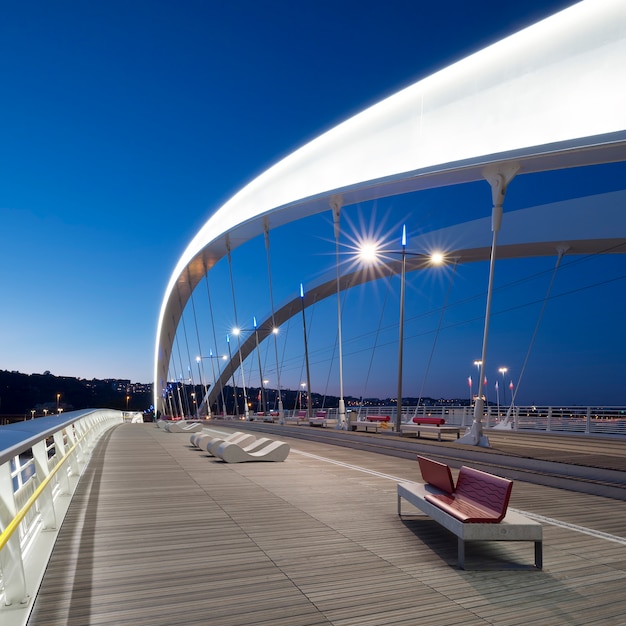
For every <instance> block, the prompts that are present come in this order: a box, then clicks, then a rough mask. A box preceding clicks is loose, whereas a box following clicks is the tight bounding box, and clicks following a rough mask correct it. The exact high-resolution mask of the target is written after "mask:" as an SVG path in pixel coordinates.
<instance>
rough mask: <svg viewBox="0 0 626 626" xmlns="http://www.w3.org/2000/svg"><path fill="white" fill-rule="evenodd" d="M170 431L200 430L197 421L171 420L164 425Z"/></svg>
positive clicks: (190, 431)
mask: <svg viewBox="0 0 626 626" xmlns="http://www.w3.org/2000/svg"><path fill="white" fill-rule="evenodd" d="M165 428H166V430H167V431H168V432H170V433H193V432H197V431H200V430H202V424H200V423H199V422H172V423H171V424H169V425H168V426H166V427H165Z"/></svg>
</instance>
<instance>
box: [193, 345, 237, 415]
mask: <svg viewBox="0 0 626 626" xmlns="http://www.w3.org/2000/svg"><path fill="white" fill-rule="evenodd" d="M227 341H228V339H227ZM229 349H230V344H229ZM203 359H211V371H212V373H213V381H216V380H217V379H218V378H220V366H219V363H218V365H217V377H216V376H215V365H214V364H213V360H214V359H220V360H221V361H226V360H227V359H228V357H227V356H226V355H225V354H222V355H220V354H213V350H209V354H208V356H202V355H198V356H197V357H196V363H197V364H198V375H199V376H200V385H201V386H202V387H204V396H203V399H202V402H200V403H199V404H198V415H199V414H200V407H201V406H202V403H203V402H207V416H208V417H211V407H210V406H209V404H208V397H209V385H208V384H207V383H206V376H205V375H204V363H202V360H203ZM200 366H202V371H200ZM233 387H234V385H233ZM220 397H221V398H222V412H223V415H224V417H226V401H225V400H224V387H223V385H222V381H221V380H220ZM216 403H217V400H216Z"/></svg>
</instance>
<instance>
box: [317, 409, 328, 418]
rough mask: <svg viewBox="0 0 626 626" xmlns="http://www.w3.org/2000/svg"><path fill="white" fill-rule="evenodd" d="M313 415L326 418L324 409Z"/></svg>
mask: <svg viewBox="0 0 626 626" xmlns="http://www.w3.org/2000/svg"><path fill="white" fill-rule="evenodd" d="M315 417H323V418H324V419H325V418H326V411H318V412H317V413H316V414H315Z"/></svg>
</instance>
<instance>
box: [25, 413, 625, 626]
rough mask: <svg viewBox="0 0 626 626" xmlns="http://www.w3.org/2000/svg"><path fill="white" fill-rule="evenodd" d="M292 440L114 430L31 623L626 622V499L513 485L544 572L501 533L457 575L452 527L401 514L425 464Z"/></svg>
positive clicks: (86, 483) (84, 488)
mask: <svg viewBox="0 0 626 626" xmlns="http://www.w3.org/2000/svg"><path fill="white" fill-rule="evenodd" d="M294 428H296V427H291V429H292V430H289V429H286V430H285V431H284V432H287V433H289V432H293V433H294V434H295V431H294V430H293V429H294ZM303 431H304V429H303ZM299 434H301V435H302V434H303V432H302V431H301V432H300V433H299ZM363 437H368V435H363ZM288 441H290V443H291V445H292V452H291V454H290V456H289V458H288V459H287V461H286V462H285V463H280V464H269V463H268V464H241V465H227V464H224V463H221V462H219V461H216V460H213V459H210V458H208V457H207V456H206V455H205V454H204V453H202V452H199V451H195V450H192V449H191V448H190V447H189V446H188V435H183V434H170V433H166V432H164V431H163V430H160V429H157V428H155V427H154V426H153V425H148V424H146V425H139V424H126V425H123V426H120V427H118V428H116V429H115V430H113V431H112V432H110V433H109V434H107V435H106V436H105V438H104V439H103V440H102V441H101V443H100V445H99V446H98V448H97V449H96V451H95V453H94V457H93V459H92V461H91V463H90V465H89V467H88V469H87V471H86V473H85V476H84V477H83V479H82V482H81V484H80V486H79V489H78V491H77V493H76V496H75V499H74V502H73V503H72V506H71V507H70V511H69V514H68V517H67V518H66V520H65V522H64V525H63V528H62V531H61V534H60V536H59V539H58V542H57V546H56V549H55V552H54V554H53V558H52V560H51V562H50V565H49V567H48V571H47V573H46V576H45V579H44V582H43V585H42V588H41V590H40V593H39V596H38V598H37V600H36V602H35V605H34V608H33V612H32V614H31V618H30V621H29V624H30V625H31V626H45V625H55V626H58V625H59V624H69V625H75V626H78V625H82V624H85V625H87V624H106V625H112V624H120V625H133V626H141V625H146V626H148V625H149V626H158V625H164V626H165V625H167V626H172V625H175V624H181V625H183V624H184V625H193V624H211V625H212V626H254V625H267V626H270V625H271V626H280V625H285V626H304V625H307V626H308V625H311V626H312V625H317V624H333V625H336V626H349V625H358V626H375V625H383V624H385V625H401V624H407V625H409V624H418V623H420V624H428V625H429V626H437V625H442V626H443V625H445V626H450V625H453V624H462V625H464V626H471V625H487V624H489V625H502V626H504V625H506V626H513V625H516V624H519V625H526V624H528V623H531V622H532V623H535V624H542V625H558V624H580V625H583V624H584V625H588V624H598V625H618V624H619V625H623V624H625V623H626V618H625V617H624V616H625V615H626V596H625V594H624V591H623V590H624V587H625V585H626V521H625V520H626V502H623V501H619V500H613V499H608V498H603V497H599V496H594V495H588V494H581V493H573V492H569V491H564V490H559V489H554V488H551V487H545V486H539V485H532V484H528V483H522V482H516V484H515V485H514V488H513V495H512V500H511V506H512V507H514V508H516V509H520V510H524V511H527V512H530V513H536V514H540V515H543V516H546V517H547V518H550V519H548V523H546V524H545V525H544V569H543V570H542V571H538V570H534V569H510V568H509V565H510V564H516V565H518V566H522V567H523V566H526V565H528V564H530V563H532V557H533V547H532V544H526V543H522V544H510V543H504V544H493V543H492V544H480V545H474V546H473V545H470V546H469V547H468V550H467V567H468V568H471V569H469V571H461V570H458V569H457V567H456V542H455V540H454V539H453V538H452V537H451V536H450V535H449V534H447V533H446V532H445V531H443V530H441V529H440V528H439V527H438V526H437V525H435V524H434V523H433V522H431V521H430V520H428V519H421V520H420V519H418V518H407V519H405V520H400V519H399V518H398V517H397V515H396V482H397V479H408V480H419V471H418V468H417V463H416V462H415V461H413V460H410V459H405V458H398V457H394V456H387V455H382V454H375V453H373V452H363V451H359V450H356V449H350V448H345V447H338V446H335V445H330V444H327V443H319V442H315V441H310V440H307V439H291V440H289V439H288ZM434 445H436V444H434ZM568 525H569V526H568ZM579 527H582V528H579ZM582 530H586V532H581V531H582ZM602 533H605V534H604V535H603V534H602Z"/></svg>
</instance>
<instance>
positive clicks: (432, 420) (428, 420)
mask: <svg viewBox="0 0 626 626" xmlns="http://www.w3.org/2000/svg"><path fill="white" fill-rule="evenodd" d="M411 422H412V423H413V424H431V425H433V426H443V425H444V424H445V423H446V420H444V419H443V417H414V418H413V419H412V420H411Z"/></svg>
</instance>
